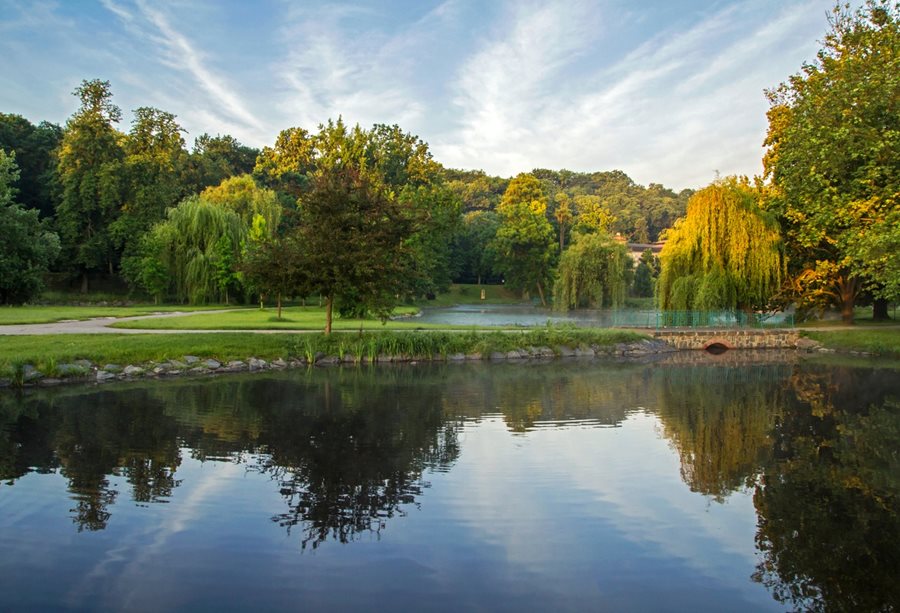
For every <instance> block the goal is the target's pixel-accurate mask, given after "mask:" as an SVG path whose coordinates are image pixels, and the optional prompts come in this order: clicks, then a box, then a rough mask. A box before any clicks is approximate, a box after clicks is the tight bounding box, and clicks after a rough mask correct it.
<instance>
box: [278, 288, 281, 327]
mask: <svg viewBox="0 0 900 613" xmlns="http://www.w3.org/2000/svg"><path fill="white" fill-rule="evenodd" d="M278 319H279V321H280V320H281V292H278Z"/></svg>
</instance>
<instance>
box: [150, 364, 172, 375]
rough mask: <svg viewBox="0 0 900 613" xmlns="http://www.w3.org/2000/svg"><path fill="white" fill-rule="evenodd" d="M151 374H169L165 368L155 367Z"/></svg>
mask: <svg viewBox="0 0 900 613" xmlns="http://www.w3.org/2000/svg"><path fill="white" fill-rule="evenodd" d="M153 374H154V375H167V374H169V369H168V368H166V367H165V366H157V367H156V368H154V369H153Z"/></svg>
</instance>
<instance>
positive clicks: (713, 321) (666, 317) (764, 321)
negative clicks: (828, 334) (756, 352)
mask: <svg viewBox="0 0 900 613" xmlns="http://www.w3.org/2000/svg"><path fill="white" fill-rule="evenodd" d="M612 325H613V327H617V328H656V329H661V328H792V327H793V326H794V316H793V315H792V314H789V313H774V314H773V313H746V312H744V311H656V312H653V311H627V310H623V311H615V312H614V313H613V322H612Z"/></svg>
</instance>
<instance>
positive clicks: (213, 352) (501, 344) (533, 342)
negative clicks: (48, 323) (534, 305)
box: [0, 327, 645, 378]
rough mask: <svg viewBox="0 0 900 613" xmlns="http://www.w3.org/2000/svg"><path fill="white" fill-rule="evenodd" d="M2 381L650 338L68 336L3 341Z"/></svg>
mask: <svg viewBox="0 0 900 613" xmlns="http://www.w3.org/2000/svg"><path fill="white" fill-rule="evenodd" d="M0 338H2V340H3V342H2V343H0V373H2V376H5V377H10V378H15V375H16V373H21V371H22V367H23V365H25V364H32V365H34V366H35V367H36V368H37V369H38V370H41V371H42V372H45V373H47V374H52V373H53V372H55V371H56V370H57V369H58V367H59V365H61V364H64V363H70V362H73V361H74V360H78V359H87V360H91V361H92V362H94V363H95V364H98V365H101V366H102V365H103V364H107V363H114V364H119V365H127V364H141V363H145V362H150V361H153V362H161V361H165V360H168V359H181V358H182V357H183V356H185V355H195V356H198V357H201V358H215V359H217V360H219V361H220V362H226V361H228V360H234V359H246V358H248V357H250V356H253V357H258V358H263V359H274V358H278V357H281V358H309V357H313V356H315V355H316V354H324V355H332V356H338V357H341V358H346V357H347V356H348V355H353V356H355V357H357V358H372V357H377V356H379V355H391V356H407V357H418V358H428V357H432V356H435V357H439V356H447V355H450V354H453V353H467V354H468V353H481V354H482V355H484V356H489V355H490V353H491V352H494V351H504V352H505V351H510V350H513V349H520V348H525V347H550V348H557V347H560V346H563V345H565V346H569V347H573V348H574V347H583V346H588V345H601V346H609V345H614V344H616V343H620V342H629V341H635V340H640V339H642V338H645V337H644V336H642V335H639V334H635V333H633V332H625V331H620V330H589V329H582V328H568V327H566V328H563V327H548V328H536V329H530V330H527V331H524V332H511V333H507V332H498V331H494V332H484V333H480V332H475V331H468V332H421V331H420V332H416V331H409V332H390V331H387V332H363V333H359V332H357V333H349V332H345V333H335V334H332V335H331V336H325V335H324V334H303V335H296V334H277V333H276V334H252V333H240V332H223V333H209V334H202V333H201V334H184V335H176V334H129V335H127V336H125V335H118V334H103V335H100V334H60V335H47V336H6V337H0Z"/></svg>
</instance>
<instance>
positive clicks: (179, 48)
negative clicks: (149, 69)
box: [102, 0, 266, 140]
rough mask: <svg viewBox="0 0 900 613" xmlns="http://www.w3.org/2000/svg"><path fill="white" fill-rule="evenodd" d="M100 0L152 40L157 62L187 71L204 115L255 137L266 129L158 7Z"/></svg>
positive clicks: (138, 0) (140, 3) (126, 25)
mask: <svg viewBox="0 0 900 613" xmlns="http://www.w3.org/2000/svg"><path fill="white" fill-rule="evenodd" d="M102 2H103V6H104V7H105V8H106V9H107V10H109V11H110V12H112V13H113V14H115V15H116V16H117V17H118V18H119V19H120V20H122V22H123V24H124V25H125V27H126V28H127V29H129V30H131V31H136V32H137V33H138V34H139V35H141V36H143V37H146V38H147V39H148V40H150V41H151V42H152V43H153V46H152V49H153V51H155V52H156V54H157V56H156V59H157V60H158V61H159V62H160V63H162V64H163V65H165V66H167V67H169V68H171V69H174V70H177V71H179V72H182V73H184V74H186V75H187V76H189V77H190V79H192V81H193V83H194V84H196V86H198V87H199V88H200V90H202V92H203V93H204V94H205V95H204V100H203V104H201V105H198V106H200V107H201V108H204V109H205V111H204V112H203V115H205V116H206V117H207V118H210V119H218V120H219V122H220V124H224V125H225V126H228V127H232V128H237V132H238V133H244V134H248V133H249V134H254V133H255V134H254V135H255V136H256V137H257V138H259V137H261V136H262V133H263V132H265V131H266V128H265V125H264V123H263V122H262V121H260V119H259V118H257V116H256V115H255V114H254V113H253V112H251V111H250V110H249V108H248V106H247V104H246V103H245V102H244V101H243V99H242V98H241V96H240V95H239V94H238V93H237V90H236V88H235V87H233V86H232V85H231V84H230V83H229V82H228V80H227V79H226V78H225V77H223V76H221V75H220V74H217V73H216V72H215V71H214V70H212V69H211V68H209V66H208V65H207V61H206V57H205V55H204V53H203V52H202V51H201V50H200V49H198V48H197V46H196V45H195V44H194V43H193V42H192V41H191V40H190V39H189V38H188V37H187V36H185V35H184V34H182V33H181V32H179V31H178V30H177V29H176V28H175V27H174V26H172V24H171V22H170V21H169V19H168V18H167V16H166V15H165V14H164V13H163V12H162V11H161V10H158V9H157V8H154V7H152V6H151V5H149V4H148V3H147V2H145V1H144V0H135V5H134V6H135V9H136V10H134V11H131V10H129V9H128V8H126V7H125V6H123V5H120V4H116V3H115V2H113V0H102ZM248 129H249V131H248ZM254 140H255V139H254Z"/></svg>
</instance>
